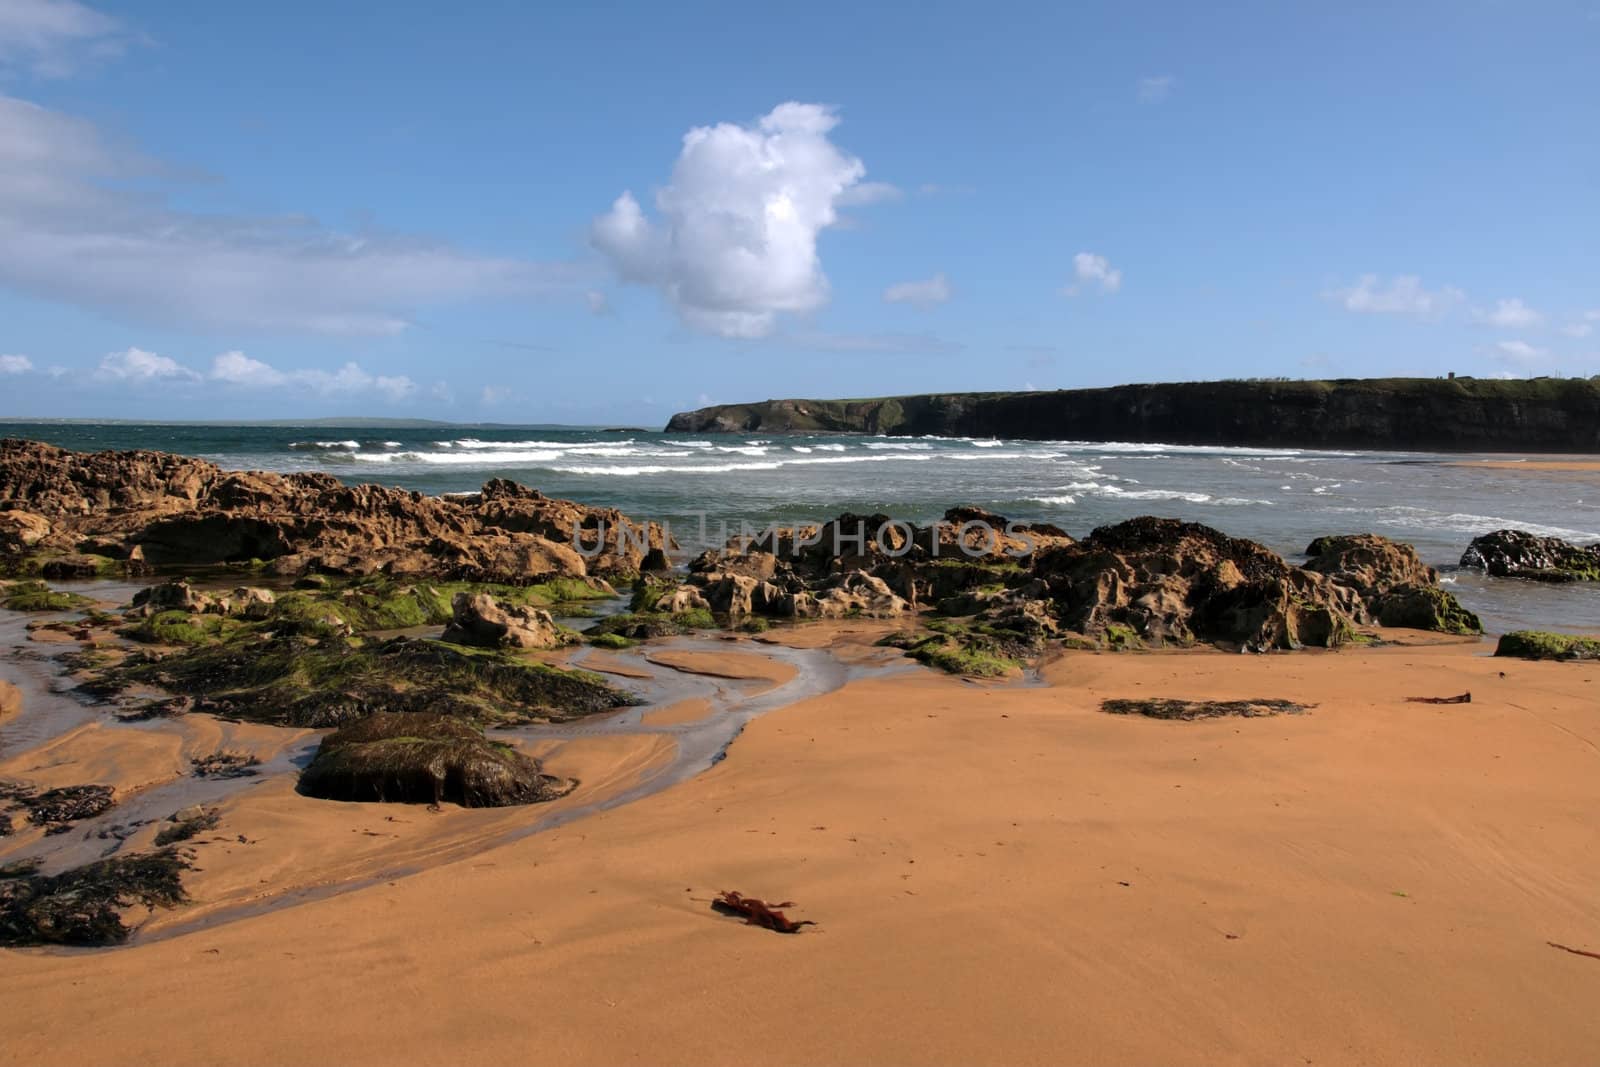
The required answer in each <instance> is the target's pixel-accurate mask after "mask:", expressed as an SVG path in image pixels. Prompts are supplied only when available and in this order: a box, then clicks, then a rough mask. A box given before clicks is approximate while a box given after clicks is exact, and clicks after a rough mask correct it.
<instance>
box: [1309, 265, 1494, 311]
mask: <svg viewBox="0 0 1600 1067" xmlns="http://www.w3.org/2000/svg"><path fill="white" fill-rule="evenodd" d="M1323 295H1324V296H1326V297H1328V298H1329V299H1331V300H1337V301H1339V303H1341V304H1343V305H1344V308H1345V310H1346V311H1354V312H1358V313H1362V314H1370V315H1416V316H1418V317H1420V318H1432V317H1434V316H1437V315H1441V314H1443V313H1444V312H1445V311H1447V310H1449V309H1450V308H1451V307H1452V306H1453V305H1455V304H1457V303H1459V302H1460V301H1461V300H1462V299H1464V298H1465V295H1466V294H1464V293H1462V291H1461V290H1460V289H1456V288H1453V287H1451V286H1448V285H1446V286H1442V287H1441V288H1438V289H1433V290H1429V289H1425V288H1423V285H1422V279H1420V278H1418V277H1417V276H1416V275H1414V274H1399V275H1396V276H1395V278H1394V280H1393V281H1391V282H1390V283H1389V284H1388V286H1381V285H1380V284H1379V279H1378V276H1377V275H1376V274H1363V275H1362V276H1361V277H1360V278H1358V279H1357V280H1356V284H1355V285H1352V286H1350V287H1348V288H1344V289H1332V290H1329V291H1328V292H1327V293H1324V294H1323Z"/></svg>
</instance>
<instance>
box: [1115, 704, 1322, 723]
mask: <svg viewBox="0 0 1600 1067" xmlns="http://www.w3.org/2000/svg"><path fill="white" fill-rule="evenodd" d="M1309 706H1310V705H1306V704H1296V703H1295V702H1294V701H1292V700H1276V699H1274V700H1161V699H1156V700H1102V701H1101V702H1100V710H1101V711H1104V712H1109V713H1110V714H1112V715H1143V716H1145V717H1146V718H1150V719H1176V720H1179V721H1182V722H1190V721H1192V720H1194V719H1217V718H1221V717H1222V716H1224V715H1237V716H1239V717H1241V718H1246V719H1254V718H1257V717H1259V716H1262V715H1283V714H1289V715H1298V714H1300V713H1301V712H1303V711H1305V710H1306V709H1307V708H1308V707H1309Z"/></svg>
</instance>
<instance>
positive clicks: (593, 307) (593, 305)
mask: <svg viewBox="0 0 1600 1067" xmlns="http://www.w3.org/2000/svg"><path fill="white" fill-rule="evenodd" d="M583 302H584V304H585V305H586V306H587V307H588V308H589V314H591V315H609V314H611V301H610V300H608V299H606V294H604V293H602V292H601V291H600V290H598V289H590V290H589V291H588V292H586V293H584V294H583Z"/></svg>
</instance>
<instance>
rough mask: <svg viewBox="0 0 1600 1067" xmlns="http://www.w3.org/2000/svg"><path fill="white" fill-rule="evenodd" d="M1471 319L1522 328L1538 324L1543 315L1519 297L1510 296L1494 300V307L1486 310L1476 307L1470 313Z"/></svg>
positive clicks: (1493, 324) (1506, 327)
mask: <svg viewBox="0 0 1600 1067" xmlns="http://www.w3.org/2000/svg"><path fill="white" fill-rule="evenodd" d="M1472 319H1473V321H1474V322H1482V323H1486V324H1487V325H1490V326H1498V327H1501V328H1502V329H1508V330H1522V329H1527V328H1528V327H1529V326H1537V325H1539V324H1540V323H1542V322H1543V321H1544V316H1543V315H1541V314H1540V313H1539V312H1537V311H1535V310H1534V309H1533V308H1531V307H1529V306H1528V305H1527V304H1525V303H1523V302H1522V299H1521V298H1520V297H1512V298H1511V299H1509V300H1496V301H1495V304H1494V307H1493V308H1491V309H1489V310H1487V311H1486V310H1484V309H1483V308H1477V309H1476V310H1474V311H1473V313H1472Z"/></svg>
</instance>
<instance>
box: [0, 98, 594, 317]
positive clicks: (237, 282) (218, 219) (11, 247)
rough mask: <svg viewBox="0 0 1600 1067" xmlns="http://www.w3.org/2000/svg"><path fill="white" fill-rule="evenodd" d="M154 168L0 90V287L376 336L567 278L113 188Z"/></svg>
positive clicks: (126, 309)
mask: <svg viewBox="0 0 1600 1067" xmlns="http://www.w3.org/2000/svg"><path fill="white" fill-rule="evenodd" d="M158 169H159V165H157V164H153V163H152V162H151V161H150V160H149V159H147V158H145V157H142V156H138V155H136V154H134V153H131V152H128V151H126V150H124V149H122V148H120V147H118V146H116V145H114V144H113V143H111V142H110V141H108V140H107V139H106V138H105V137H103V136H102V135H101V134H100V132H99V130H98V129H96V128H95V127H94V126H93V125H92V124H90V123H87V122H85V121H83V120H81V119H76V118H73V117H71V116H68V115H63V114H61V113H59V112H56V111H51V110H49V109H46V108H42V107H39V106H38V105H36V104H32V103H29V102H28V101H25V100H20V99H17V98H15V97H8V96H3V95H0V248H4V249H5V254H4V255H3V256H0V287H5V288H10V289H14V290H16V291H19V292H23V293H27V294H30V295H33V296H39V297H44V298H47V299H52V300H57V301H61V302H64V303H69V304H75V305H78V306H80V307H85V308H89V309H92V310H95V311H100V312H107V313H111V314H114V315H119V316H123V317H126V318H129V319H134V320H137V321H142V322H153V323H156V324H159V325H164V326H166V325H170V326H179V327H200V328H208V329H227V330H232V329H245V330H267V331H295V332H307V333H321V334H334V335H361V334H366V335H384V334H395V333H399V332H401V331H402V330H404V329H405V328H406V326H407V322H408V319H409V317H410V316H411V314H412V313H413V312H414V311H415V310H416V309H418V308H420V307H423V306H427V305H432V304H435V303H442V302H454V301H460V300H469V299H475V298H490V297H499V298H516V297H526V296H529V295H532V294H534V293H538V292H541V291H545V290H547V289H549V288H552V287H555V286H558V285H565V284H568V282H569V276H570V274H571V272H570V270H568V269H567V268H564V267H555V266H549V265H541V264H537V263H531V262H526V261H521V260H514V259H508V258H503V257H493V256H477V255H472V254H470V253H467V252H462V251H459V250H456V249H454V248H451V247H449V246H447V245H443V244H440V243H438V242H433V241H429V240H426V239H424V238H420V237H410V236H405V235H398V234H389V233H380V232H372V233H343V232H339V231H335V230H330V229H328V228H326V227H323V226H321V225H319V224H318V223H316V222H315V221H313V220H308V219H304V218H250V217H244V216H227V215H202V214H198V213H193V212H188V211H180V210H176V209H173V208H169V207H167V206H165V205H164V204H163V202H162V200H161V198H160V197H159V196H152V195H149V194H147V193H144V192H140V193H133V192H128V191H124V190H121V189H119V188H117V187H116V186H115V183H116V182H118V181H120V180H124V179H127V178H131V177H147V178H148V177H149V176H150V175H151V174H152V172H153V171H156V170H158Z"/></svg>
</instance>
